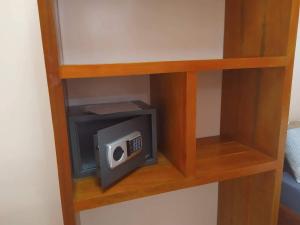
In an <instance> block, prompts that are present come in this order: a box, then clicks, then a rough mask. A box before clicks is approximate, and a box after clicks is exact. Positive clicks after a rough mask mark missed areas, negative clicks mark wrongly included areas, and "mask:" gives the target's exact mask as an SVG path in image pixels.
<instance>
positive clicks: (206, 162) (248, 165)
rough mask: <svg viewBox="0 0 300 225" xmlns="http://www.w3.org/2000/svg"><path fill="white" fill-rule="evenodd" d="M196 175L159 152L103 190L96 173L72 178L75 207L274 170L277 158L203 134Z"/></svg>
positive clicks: (96, 205) (105, 203)
mask: <svg viewBox="0 0 300 225" xmlns="http://www.w3.org/2000/svg"><path fill="white" fill-rule="evenodd" d="M197 152H198V154H197V173H196V176H190V177H185V176H183V175H182V173H180V172H179V171H178V170H177V169H176V168H175V167H174V166H173V165H172V164H171V163H170V162H169V161H168V160H167V159H166V158H165V157H164V156H163V155H162V154H159V160H158V163H157V164H156V165H153V166H148V167H143V168H141V169H139V170H137V171H136V172H134V173H132V174H130V175H129V176H128V177H127V178H125V179H123V180H122V181H121V182H119V183H118V184H116V185H115V186H113V187H112V188H110V189H109V190H107V191H105V192H103V191H102V190H101V188H100V186H99V184H98V180H97V178H95V177H88V178H84V179H80V180H77V181H75V188H74V208H75V211H77V212H79V211H82V210H86V209H91V208H96V207H100V206H104V205H109V204H113V203H118V202H123V201H127V200H131V199H137V198H141V197H146V196H150V195H155V194H160V193H164V192H169V191H174V190H178V189H182V188H187V187H192V186H197V185H201V184H207V183H211V182H218V181H224V180H229V179H234V178H238V177H242V176H248V175H254V174H258V173H263V172H267V171H271V170H274V169H275V168H276V166H277V162H276V160H274V159H272V158H271V157H269V156H267V155H265V154H263V153H261V152H259V151H257V150H255V149H253V148H250V147H247V146H245V145H242V144H240V143H237V142H234V141H229V140H221V139H220V138H217V137H213V138H205V139H200V140H198V141H197Z"/></svg>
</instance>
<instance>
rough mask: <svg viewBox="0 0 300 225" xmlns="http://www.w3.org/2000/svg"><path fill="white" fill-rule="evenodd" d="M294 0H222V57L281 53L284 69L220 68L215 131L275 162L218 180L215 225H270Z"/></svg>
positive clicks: (292, 37) (285, 118)
mask: <svg viewBox="0 0 300 225" xmlns="http://www.w3.org/2000/svg"><path fill="white" fill-rule="evenodd" d="M298 14H299V0H285V1H281V0H251V1H244V0H226V19H225V43H224V57H225V58H226V57H243V56H244V57H250V56H270V55H271V56H274V55H275V56H276V55H287V57H288V60H289V62H290V64H289V65H287V66H286V67H285V68H272V69H247V70H238V71H237V70H236V71H225V72H224V76H223V92H222V116H221V135H224V136H231V137H232V138H233V139H235V140H236V141H239V142H241V143H244V144H246V145H249V146H251V147H253V148H256V149H258V150H260V151H261V152H263V153H265V154H267V155H269V156H271V157H273V158H274V159H276V160H277V161H278V166H277V168H276V169H275V170H274V171H271V172H268V173H264V174H258V175H254V176H249V177H243V178H240V179H235V180H231V181H223V182H220V185H219V212H218V214H219V216H218V224H219V225H276V224H277V218H278V208H279V200H280V191H281V177H282V165H283V157H284V142H285V137H286V128H287V122H288V108H289V100H290V90H291V81H292V79H291V77H292V68H293V63H292V62H293V60H294V53H295V48H294V46H295V44H296V30H297V21H298Z"/></svg>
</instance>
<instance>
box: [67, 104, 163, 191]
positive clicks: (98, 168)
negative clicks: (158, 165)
mask: <svg viewBox="0 0 300 225" xmlns="http://www.w3.org/2000/svg"><path fill="white" fill-rule="evenodd" d="M68 117H69V135H70V145H71V151H72V152H71V155H72V167H73V168H72V169H73V177H74V178H81V177H85V176H90V175H94V174H97V176H98V177H99V178H100V180H101V186H102V187H103V188H108V187H110V186H111V185H112V184H114V183H115V182H117V181H118V180H120V179H121V178H122V177H124V176H126V175H127V174H128V173H130V172H132V171H133V170H135V169H136V168H138V167H140V166H142V165H149V164H153V163H155V162H156V155H157V131H156V110H155V109H154V108H153V107H151V106H149V105H147V104H145V103H143V102H141V101H134V102H127V103H113V104H99V105H84V106H73V107H69V113H68ZM124 138H125V139H126V138H127V139H126V140H125V139H124ZM118 141H119V142H120V143H121V142H122V141H123V142H122V143H124V144H123V145H122V144H121V145H122V146H121V147H122V148H119V147H120V146H119V145H120V144H119V143H118ZM118 144H119V145H118ZM113 151H114V152H113ZM114 158H115V159H117V160H114ZM110 159H111V160H110Z"/></svg>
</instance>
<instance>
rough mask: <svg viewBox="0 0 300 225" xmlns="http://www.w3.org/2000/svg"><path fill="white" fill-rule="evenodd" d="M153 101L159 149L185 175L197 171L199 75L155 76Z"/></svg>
mask: <svg viewBox="0 0 300 225" xmlns="http://www.w3.org/2000/svg"><path fill="white" fill-rule="evenodd" d="M150 86H151V104H152V105H153V106H155V107H156V108H157V111H158V135H159V138H158V142H159V150H160V151H162V152H163V153H164V154H165V155H166V157H167V158H168V159H169V160H170V161H171V162H172V163H173V164H174V165H175V166H176V167H177V168H178V169H179V170H180V171H181V172H183V173H184V174H185V175H187V176H192V175H194V174H195V173H196V131H195V130H196V128H195V126H196V74H195V73H192V72H187V73H172V74H159V75H152V76H151V78H150Z"/></svg>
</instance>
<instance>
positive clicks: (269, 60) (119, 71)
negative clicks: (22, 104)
mask: <svg viewBox="0 0 300 225" xmlns="http://www.w3.org/2000/svg"><path fill="white" fill-rule="evenodd" d="M236 57H237V58H231V59H228V58H227V59H212V60H195V61H173V62H172V61H170V62H145V63H127V64H99V65H61V66H60V70H59V74H60V78H61V79H71V78H91V77H112V76H132V75H141V74H160V73H177V72H187V71H194V72H197V71H205V70H223V69H241V68H266V67H284V66H286V65H287V59H286V57H285V56H278V57H259V58H238V56H236Z"/></svg>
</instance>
